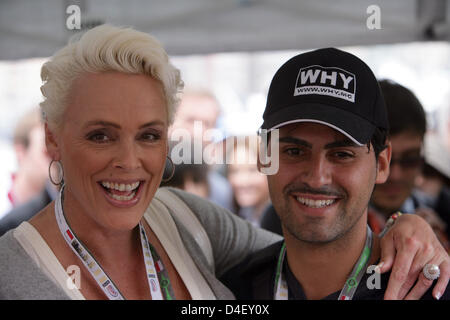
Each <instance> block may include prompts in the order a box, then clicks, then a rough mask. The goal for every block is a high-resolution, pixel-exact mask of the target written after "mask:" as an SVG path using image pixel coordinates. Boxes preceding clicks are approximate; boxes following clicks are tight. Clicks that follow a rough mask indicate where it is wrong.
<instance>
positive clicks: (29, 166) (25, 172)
mask: <svg viewBox="0 0 450 320" xmlns="http://www.w3.org/2000/svg"><path fill="white" fill-rule="evenodd" d="M13 144H14V152H15V154H16V158H17V171H16V172H15V173H13V175H12V183H11V188H10V190H9V192H8V199H9V202H10V204H11V206H10V209H12V208H14V207H17V206H19V205H21V204H24V203H26V202H28V201H29V200H31V199H32V198H34V197H36V196H37V195H39V194H40V193H41V192H42V191H43V190H44V189H45V185H46V183H47V181H48V179H47V177H48V166H49V163H50V158H49V156H48V154H47V151H46V147H45V135H44V127H43V124H42V121H41V114H40V111H39V109H38V108H34V109H32V110H30V111H28V112H27V113H26V114H25V115H23V116H22V117H21V118H20V119H19V121H18V123H17V125H16V127H15V129H14V137H13ZM8 211H9V210H7V211H5V212H3V213H0V216H4V215H5V214H6V213H7V212H8Z"/></svg>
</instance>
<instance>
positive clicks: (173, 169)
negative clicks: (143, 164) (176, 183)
mask: <svg viewBox="0 0 450 320" xmlns="http://www.w3.org/2000/svg"><path fill="white" fill-rule="evenodd" d="M167 159H168V160H169V161H170V164H171V165H172V172H171V173H170V177H169V178H167V179H161V181H162V182H167V181H169V180H170V179H172V177H173V175H174V174H175V165H174V164H173V161H172V159H171V158H170V157H169V156H167ZM166 168H167V162H166V166H165V167H164V172H165V171H166V170H165V169H166Z"/></svg>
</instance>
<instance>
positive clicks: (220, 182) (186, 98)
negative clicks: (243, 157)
mask: <svg viewBox="0 0 450 320" xmlns="http://www.w3.org/2000/svg"><path fill="white" fill-rule="evenodd" d="M219 116H220V105H219V103H218V101H217V100H216V98H215V97H214V95H213V94H212V93H211V92H210V91H208V90H204V89H197V88H195V89H194V88H191V89H186V90H185V92H184V93H183V96H182V99H181V103H180V106H179V107H178V110H177V112H176V114H175V119H174V123H173V125H172V126H171V127H170V128H169V139H170V140H172V137H173V134H174V133H176V132H177V130H180V129H181V130H183V129H184V130H187V132H188V133H189V134H190V139H191V140H190V141H191V143H192V144H195V143H197V144H200V143H201V145H202V150H204V149H205V148H206V147H208V146H209V145H210V144H211V143H214V141H212V137H209V136H208V134H207V133H208V132H211V131H212V130H213V129H215V128H216V124H217V119H218V118H219ZM171 142H172V143H174V141H173V140H172V141H171ZM202 162H203V159H202ZM217 169H220V168H216V167H212V166H208V174H207V180H208V193H207V198H208V199H209V200H211V201H212V202H214V203H216V204H218V205H220V206H222V207H224V208H226V209H228V210H232V209H233V194H232V190H231V186H230V184H229V183H228V181H227V180H226V178H225V177H224V176H223V175H222V174H221V173H219V171H220V170H217Z"/></svg>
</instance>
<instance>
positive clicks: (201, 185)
mask: <svg viewBox="0 0 450 320" xmlns="http://www.w3.org/2000/svg"><path fill="white" fill-rule="evenodd" d="M380 86H381V89H382V91H383V95H384V98H385V101H386V105H387V108H388V116H389V122H390V141H391V143H392V146H393V155H392V161H391V170H390V176H389V179H388V181H387V182H386V183H385V184H383V185H379V186H376V188H375V190H374V193H373V196H372V200H371V205H370V208H369V224H370V226H371V227H372V229H373V230H374V231H375V232H379V231H380V230H382V229H383V227H384V224H385V222H386V220H387V218H388V217H389V216H390V215H391V214H392V213H395V212H397V211H400V212H403V213H411V214H418V215H420V216H422V217H423V218H424V219H426V220H427V221H428V222H429V223H430V225H431V226H432V228H433V229H434V230H435V232H436V234H437V235H438V238H439V239H440V240H441V242H442V243H443V245H444V246H445V247H446V248H447V249H449V248H450V246H449V241H448V239H450V227H449V226H450V134H449V136H448V137H447V141H445V140H443V139H441V138H439V137H438V136H437V134H436V133H435V132H434V131H433V130H429V128H427V118H426V113H425V111H424V108H423V106H422V104H421V103H420V101H419V100H418V99H417V97H416V96H415V95H414V93H413V92H412V91H410V90H409V89H407V88H406V87H404V86H402V85H401V84H398V83H395V82H393V81H390V80H382V81H380ZM224 108H226V106H221V105H220V104H219V102H218V100H217V99H216V97H215V96H214V94H213V93H212V92H210V91H208V90H205V89H186V90H185V92H184V94H183V96H182V100H181V103H180V106H179V108H178V111H177V114H176V117H175V121H174V123H173V125H172V127H171V128H170V130H169V141H170V146H171V151H170V152H169V155H171V156H172V160H173V165H174V166H175V170H174V172H173V176H172V177H171V179H168V181H165V182H162V185H164V186H171V187H174V188H180V189H184V190H186V191H188V192H191V193H193V194H196V195H198V196H199V197H203V198H206V199H209V200H210V201H212V202H214V203H216V204H219V205H221V206H222V207H225V208H227V209H229V210H230V211H232V212H233V213H235V214H236V215H239V216H240V217H242V218H244V219H246V220H248V221H249V222H250V223H252V224H253V225H256V226H260V227H263V228H265V229H268V230H271V231H275V232H277V233H281V226H280V223H279V220H278V219H277V217H276V214H275V212H274V210H273V208H272V206H271V203H270V198H269V190H268V185H267V179H266V178H265V176H264V175H263V174H262V173H261V172H260V171H259V170H258V167H257V159H258V150H259V140H258V139H259V137H258V136H257V135H256V133H255V135H254V136H229V137H224V135H223V134H221V133H220V132H219V131H218V128H217V127H216V125H217V121H218V119H219V117H220V115H221V111H222V110H223V109H224ZM449 109H450V105H449ZM449 114H450V112H449ZM254 121H255V122H259V121H260V119H255V120H254ZM441 123H445V125H447V126H448V128H445V130H446V132H450V116H449V117H448V119H447V122H445V121H444V122H442V121H441ZM13 143H14V151H15V154H16V158H17V164H18V165H17V171H16V172H14V173H13V174H12V176H11V181H10V188H9V190H8V192H7V194H2V195H0V197H3V203H7V207H6V208H3V209H2V210H3V212H0V235H2V234H4V233H5V232H6V231H7V230H9V229H11V228H14V227H16V226H18V225H19V224H20V223H21V222H22V221H24V220H28V219H30V218H31V217H32V216H33V215H34V214H35V213H37V212H38V211H40V210H41V209H42V208H44V207H45V206H46V205H47V204H48V203H49V202H51V201H52V199H54V198H55V195H56V193H57V190H56V187H55V186H53V184H52V183H51V182H50V181H49V179H48V176H49V167H50V159H49V157H48V155H47V153H46V148H45V136H44V128H43V125H42V122H41V114H40V111H39V108H35V109H33V110H31V111H30V112H29V113H27V114H25V115H24V116H23V117H22V118H21V119H20V121H18V123H17V125H16V129H15V132H14V141H13ZM180 146H181V147H180ZM177 159H182V160H183V161H176V160H177ZM167 171H168V172H169V173H168V175H170V171H173V168H167Z"/></svg>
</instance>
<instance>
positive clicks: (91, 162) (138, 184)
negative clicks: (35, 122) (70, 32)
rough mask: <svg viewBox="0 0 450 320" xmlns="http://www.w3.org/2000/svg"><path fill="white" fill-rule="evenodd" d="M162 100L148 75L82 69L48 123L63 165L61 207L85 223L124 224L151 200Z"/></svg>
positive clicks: (158, 166) (160, 158) (53, 151)
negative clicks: (55, 123) (57, 120)
mask: <svg viewBox="0 0 450 320" xmlns="http://www.w3.org/2000/svg"><path fill="white" fill-rule="evenodd" d="M167 126H168V123H167V106H166V102H165V99H164V92H163V88H162V86H161V84H160V83H159V82H158V81H157V80H155V79H153V78H150V77H148V76H144V75H135V74H124V73H118V72H105V73H97V74H91V73H89V74H83V75H81V76H80V77H79V78H78V79H77V80H76V81H75V82H74V83H73V85H72V88H71V91H70V94H69V97H68V99H67V108H66V110H65V114H64V116H63V119H62V123H61V125H60V126H59V129H55V130H54V131H51V130H50V129H49V128H48V127H46V134H47V147H48V150H49V153H50V155H51V156H52V159H55V160H60V161H61V163H62V165H63V167H64V181H65V185H66V186H65V191H64V197H65V199H64V209H65V212H66V214H68V215H71V214H75V215H78V216H80V215H83V216H84V218H87V219H88V220H86V223H88V222H95V223H97V224H98V225H100V226H101V227H103V228H106V229H112V230H129V229H132V228H133V227H135V226H136V225H137V224H138V222H139V220H140V219H141V217H142V215H143V214H144V211H145V210H146V208H147V206H148V204H149V203H150V201H151V199H152V198H153V196H154V194H155V192H156V190H157V188H158V186H159V183H160V181H161V177H162V174H163V170H164V163H165V159H166V155H167Z"/></svg>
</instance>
